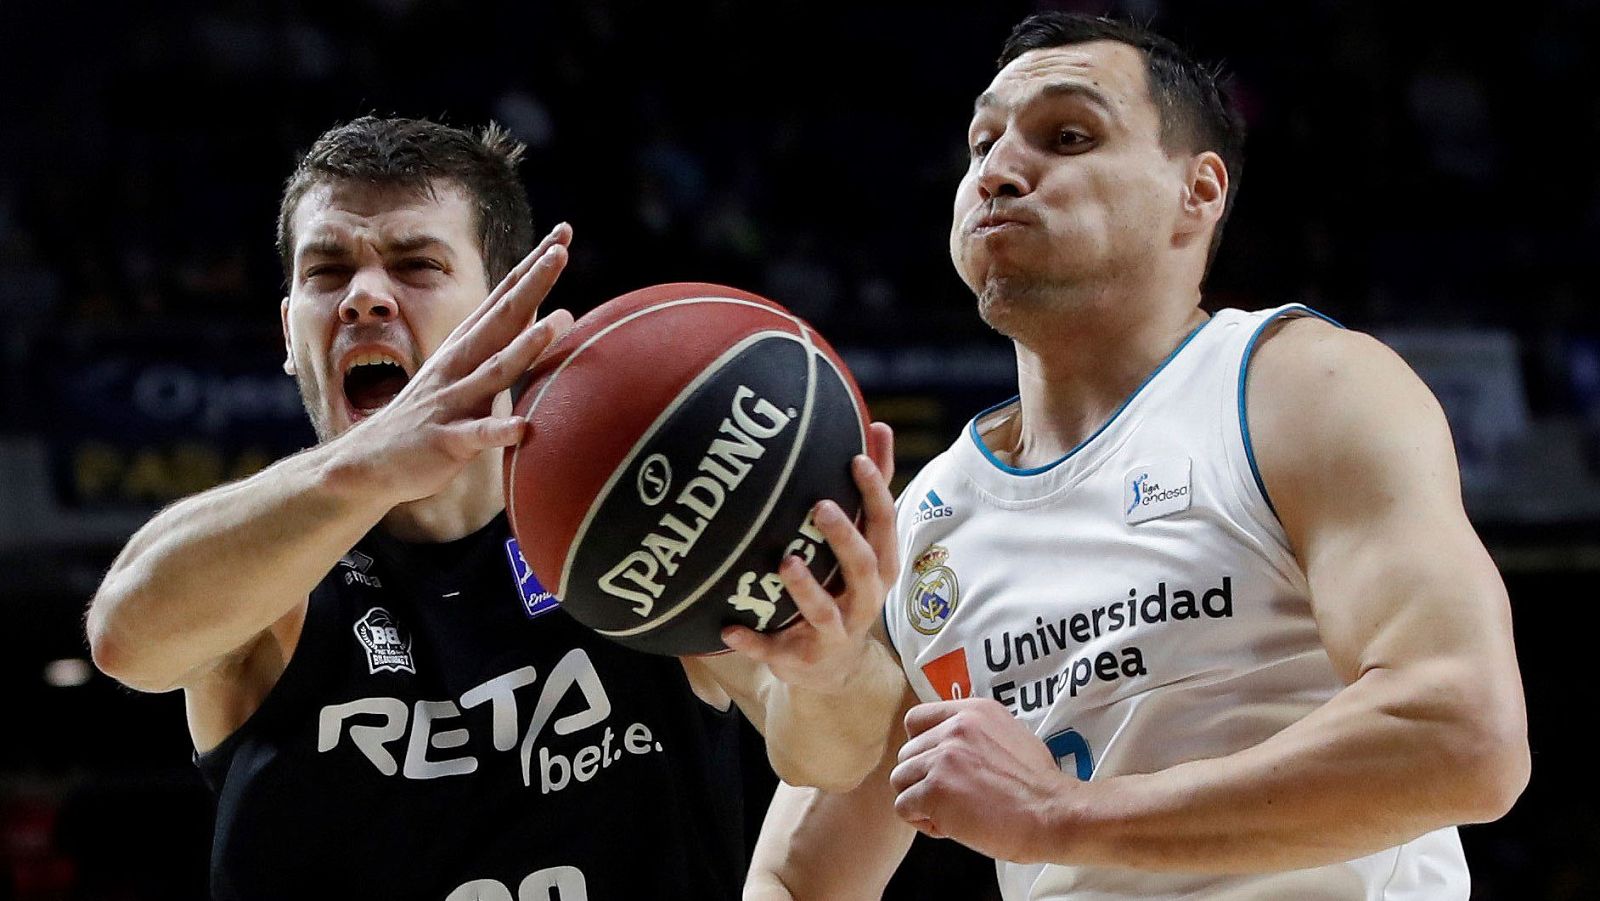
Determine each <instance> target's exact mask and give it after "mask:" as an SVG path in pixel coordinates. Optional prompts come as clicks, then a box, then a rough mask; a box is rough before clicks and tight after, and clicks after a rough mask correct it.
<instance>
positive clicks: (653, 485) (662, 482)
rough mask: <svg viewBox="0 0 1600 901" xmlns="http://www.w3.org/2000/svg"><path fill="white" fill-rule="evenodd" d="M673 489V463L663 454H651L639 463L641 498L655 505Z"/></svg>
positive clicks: (651, 505)
mask: <svg viewBox="0 0 1600 901" xmlns="http://www.w3.org/2000/svg"><path fill="white" fill-rule="evenodd" d="M671 490H672V464H671V463H669V462H667V458H666V457H664V456H662V455H661V454H651V455H650V456H648V457H645V458H644V462H643V463H641V464H640V465H639V500H641V501H644V502H645V505H646V506H649V507H654V506H655V505H656V504H659V503H661V502H662V501H664V500H666V499H667V492H669V491H671Z"/></svg>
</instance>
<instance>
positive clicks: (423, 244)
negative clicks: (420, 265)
mask: <svg viewBox="0 0 1600 901" xmlns="http://www.w3.org/2000/svg"><path fill="white" fill-rule="evenodd" d="M431 247H443V248H446V249H448V248H449V245H448V244H447V243H445V240H444V239H443V238H440V237H437V236H434V235H430V234H428V233H427V232H408V233H406V234H402V235H399V236H397V237H396V238H395V239H394V240H393V241H390V242H389V246H388V247H387V248H386V249H387V250H388V251H389V252H390V253H415V252H416V251H419V250H426V249H428V248H431Z"/></svg>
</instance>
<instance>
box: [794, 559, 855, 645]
mask: <svg viewBox="0 0 1600 901" xmlns="http://www.w3.org/2000/svg"><path fill="white" fill-rule="evenodd" d="M778 578H780V579H782V580H783V587H784V588H786V589H788V591H789V597H791V598H793V599H794V606H795V609H797V610H799V611H800V616H801V617H803V618H804V619H805V621H806V622H808V623H810V624H811V626H812V627H813V628H815V629H816V630H818V631H819V632H824V633H827V634H829V635H836V634H839V633H841V632H843V631H844V628H845V623H844V615H843V613H842V611H840V609H839V602H838V601H837V600H836V599H835V598H834V596H833V595H831V594H829V593H828V591H827V589H825V588H823V587H822V585H821V584H819V583H818V582H817V579H816V577H815V576H813V575H812V574H811V570H809V569H807V568H806V565H805V564H804V563H801V562H800V558H799V557H795V556H793V555H790V556H788V557H785V558H784V559H783V562H782V563H780V564H778Z"/></svg>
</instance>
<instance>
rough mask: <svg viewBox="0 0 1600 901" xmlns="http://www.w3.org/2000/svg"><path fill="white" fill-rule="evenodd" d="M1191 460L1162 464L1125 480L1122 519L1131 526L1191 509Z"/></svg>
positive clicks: (1130, 474)
mask: <svg viewBox="0 0 1600 901" xmlns="http://www.w3.org/2000/svg"><path fill="white" fill-rule="evenodd" d="M1189 464H1190V460H1189V458H1188V457H1183V458H1181V459H1175V460H1161V461H1158V462H1156V463H1152V464H1150V465H1148V466H1140V467H1138V468H1136V469H1133V470H1130V471H1129V472H1128V474H1127V475H1125V476H1123V477H1122V506H1123V510H1122V518H1123V519H1124V520H1126V521H1127V522H1128V524H1129V525H1133V524H1136V523H1141V522H1145V521H1147V520H1151V519H1157V518H1159V517H1162V516H1167V515H1169V514H1172V513H1180V512H1182V511H1184V510H1187V509H1189V500H1190V491H1189Z"/></svg>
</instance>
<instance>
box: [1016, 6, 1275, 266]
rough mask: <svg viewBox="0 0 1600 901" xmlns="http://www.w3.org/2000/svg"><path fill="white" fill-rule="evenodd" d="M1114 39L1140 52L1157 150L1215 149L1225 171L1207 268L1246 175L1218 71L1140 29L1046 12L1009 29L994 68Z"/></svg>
mask: <svg viewBox="0 0 1600 901" xmlns="http://www.w3.org/2000/svg"><path fill="white" fill-rule="evenodd" d="M1091 41H1117V42H1119V43H1122V44H1127V45H1128V46H1130V47H1133V48H1135V49H1137V50H1139V51H1140V52H1142V53H1143V54H1144V59H1145V77H1146V80H1147V81H1148V82H1149V83H1150V100H1151V102H1152V103H1154V104H1155V107H1156V112H1157V113H1158V114H1159V115H1160V116H1161V146H1162V147H1163V148H1164V149H1166V150H1167V151H1168V152H1169V153H1170V152H1173V151H1185V152H1189V153H1200V152H1203V151H1206V150H1211V151H1215V152H1216V154H1217V155H1218V156H1220V157H1222V163H1223V165H1224V166H1226V167H1227V169H1228V196H1227V198H1226V199H1225V200H1224V202H1223V207H1222V218H1221V219H1219V220H1217V230H1216V232H1215V233H1213V234H1212V236H1211V248H1210V250H1209V252H1208V254H1207V257H1206V267H1207V268H1208V269H1209V268H1210V266H1211V261H1212V260H1213V259H1215V258H1216V255H1217V246H1218V245H1219V244H1220V243H1221V241H1222V227H1223V226H1224V225H1225V224H1227V221H1228V216H1229V215H1230V214H1231V213H1232V212H1233V201H1234V196H1235V195H1237V194H1238V193H1239V181H1240V179H1241V178H1242V177H1243V176H1244V138H1245V125H1244V118H1243V117H1241V116H1240V115H1239V112H1238V110H1237V109H1235V108H1234V106H1233V104H1232V103H1231V102H1230V101H1229V99H1228V97H1227V95H1226V93H1225V92H1224V90H1223V85H1222V82H1223V78H1222V72H1221V68H1220V67H1211V68H1207V67H1206V66H1203V65H1201V64H1200V63H1198V62H1196V61H1195V60H1194V59H1193V58H1191V57H1190V56H1189V54H1188V53H1187V52H1185V51H1184V50H1183V48H1182V47H1179V46H1178V45H1177V44H1175V43H1173V42H1172V41H1170V40H1168V39H1167V38H1165V37H1162V36H1161V35H1159V34H1156V33H1155V32H1153V31H1151V30H1150V29H1148V28H1145V27H1143V26H1140V25H1135V24H1133V23H1131V22H1125V21H1122V20H1119V19H1111V18H1105V17H1094V16H1086V15H1081V14H1078V13H1061V12H1046V13H1039V14H1037V15H1033V16H1029V17H1028V18H1026V19H1023V20H1022V21H1021V22H1020V23H1018V25H1017V27H1016V28H1014V29H1012V31H1011V36H1010V37H1008V38H1006V43H1005V47H1004V48H1003V49H1001V51H1000V60H999V64H998V68H1001V69H1004V68H1005V67H1006V66H1007V65H1009V64H1010V63H1011V61H1012V60H1014V59H1016V58H1017V57H1019V56H1021V55H1022V54H1024V53H1027V52H1028V51H1029V50H1044V49H1048V48H1050V47H1065V46H1069V45H1072V44H1087V43H1089V42H1091Z"/></svg>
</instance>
